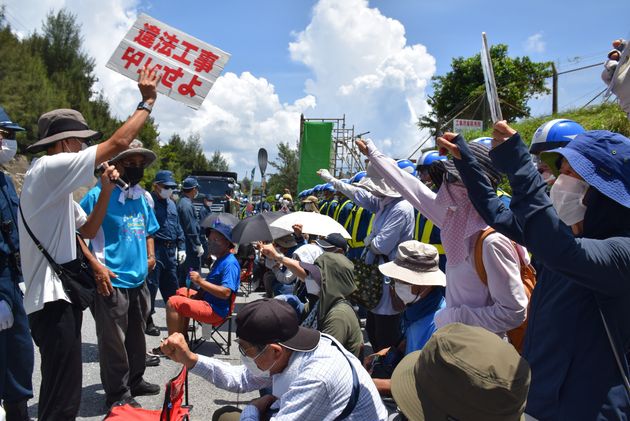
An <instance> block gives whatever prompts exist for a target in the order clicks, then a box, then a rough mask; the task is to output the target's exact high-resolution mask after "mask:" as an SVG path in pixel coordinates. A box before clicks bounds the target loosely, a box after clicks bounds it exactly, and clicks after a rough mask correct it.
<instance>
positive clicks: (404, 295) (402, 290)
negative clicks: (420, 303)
mask: <svg viewBox="0 0 630 421" xmlns="http://www.w3.org/2000/svg"><path fill="white" fill-rule="evenodd" d="M394 288H395V290H396V295H398V298H400V299H401V300H402V302H403V303H405V304H412V303H414V302H416V301H417V300H418V299H419V298H420V294H414V293H413V292H411V288H412V285H411V284H407V283H404V282H399V281H396V285H395V287H394Z"/></svg>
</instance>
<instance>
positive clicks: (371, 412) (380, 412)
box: [191, 335, 387, 421]
mask: <svg viewBox="0 0 630 421" xmlns="http://www.w3.org/2000/svg"><path fill="white" fill-rule="evenodd" d="M332 340H333V339H332V338H331V337H330V336H326V335H322V336H321V339H320V341H319V345H318V346H317V348H316V349H315V350H314V351H312V352H294V353H293V355H292V356H291V359H290V360H289V365H288V366H287V367H286V368H285V369H284V371H283V372H282V373H280V374H277V375H274V376H272V378H261V377H254V376H253V375H252V374H251V373H250V372H249V371H248V370H247V369H246V368H245V366H242V365H241V366H232V365H230V364H228V363H225V362H223V361H219V360H217V359H214V358H209V357H205V356H203V355H199V360H198V361H197V364H196V365H195V366H194V367H193V369H192V370H191V372H192V373H195V374H197V375H199V376H201V377H204V378H206V379H207V380H208V381H210V382H211V383H213V384H214V385H215V386H217V387H219V388H221V389H225V390H230V391H234V392H251V391H254V390H258V389H260V388H262V387H271V386H272V385H273V388H274V390H278V389H282V390H284V389H287V390H286V392H285V393H283V394H282V395H281V396H278V401H276V403H274V406H278V407H279V408H280V410H279V411H278V413H276V414H274V415H273V416H272V417H271V420H270V421H289V420H300V421H332V420H334V419H335V418H337V417H338V416H339V415H340V414H341V413H342V412H343V410H344V409H345V407H346V405H347V404H348V401H349V399H350V396H351V395H352V370H351V368H350V365H349V364H348V361H347V360H346V358H345V357H344V355H342V354H341V352H340V351H339V349H338V348H337V347H335V346H333V345H332V344H331V341H332ZM337 344H339V343H338V342H337ZM339 347H340V348H341V349H344V348H343V346H342V345H339ZM344 354H345V355H346V356H347V357H348V359H349V360H350V361H351V362H352V365H353V366H354V368H355V370H356V372H357V376H358V380H359V400H358V401H357V404H356V406H355V408H354V410H353V411H352V413H351V414H350V415H349V416H348V417H347V418H346V420H348V421H366V420H370V421H384V420H386V419H387V409H385V406H384V405H383V402H382V401H381V397H380V396H379V394H378V391H377V390H376V386H375V385H374V382H373V381H372V379H371V378H370V375H369V374H368V373H367V371H365V369H364V368H363V367H362V366H361V362H360V361H359V360H358V359H357V358H356V357H355V356H354V355H352V354H351V353H349V352H348V351H345V350H344ZM287 376H289V377H293V378H286V377H287ZM279 383H282V384H283V385H280V384H279ZM276 393H278V392H276ZM258 419H260V414H259V413H258V410H257V409H256V407H255V406H253V405H247V406H246V407H245V409H244V410H243V413H242V414H241V420H251V421H254V420H258Z"/></svg>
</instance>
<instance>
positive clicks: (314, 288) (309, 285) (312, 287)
mask: <svg viewBox="0 0 630 421" xmlns="http://www.w3.org/2000/svg"><path fill="white" fill-rule="evenodd" d="M304 283H305V284H306V292H307V293H309V294H312V295H319V292H320V291H321V287H320V286H319V284H318V283H317V282H316V281H315V279H313V278H311V276H310V275H309V276H307V277H306V279H305V280H304Z"/></svg>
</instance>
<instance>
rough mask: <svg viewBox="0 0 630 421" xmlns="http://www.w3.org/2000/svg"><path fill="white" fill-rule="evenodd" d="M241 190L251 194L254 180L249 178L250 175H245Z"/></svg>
mask: <svg viewBox="0 0 630 421" xmlns="http://www.w3.org/2000/svg"><path fill="white" fill-rule="evenodd" d="M240 185H241V192H243V194H246V195H247V196H249V193H250V191H251V188H252V180H250V179H249V177H244V178H243V179H242V180H241V182H240Z"/></svg>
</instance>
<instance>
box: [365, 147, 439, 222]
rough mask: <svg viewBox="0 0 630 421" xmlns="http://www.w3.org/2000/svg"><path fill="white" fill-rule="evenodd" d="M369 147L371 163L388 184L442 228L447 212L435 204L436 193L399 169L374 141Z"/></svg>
mask: <svg viewBox="0 0 630 421" xmlns="http://www.w3.org/2000/svg"><path fill="white" fill-rule="evenodd" d="M367 146H368V157H369V159H370V163H371V164H372V165H374V167H375V168H376V171H377V172H378V173H379V175H380V176H381V177H383V178H384V179H385V181H387V184H389V185H390V186H392V187H393V188H394V189H396V191H398V192H399V193H400V194H401V196H402V197H403V198H404V199H405V200H407V201H408V202H409V203H411V205H412V206H413V207H414V208H416V209H418V210H419V211H420V212H421V213H422V214H423V215H424V216H426V217H427V218H428V219H430V220H431V221H432V222H433V223H434V224H435V225H437V226H438V227H441V226H442V223H443V221H444V216H445V215H446V210H445V209H442V208H441V207H439V206H438V205H436V204H435V193H434V192H432V191H431V189H429V188H428V187H427V186H425V185H424V183H422V181H420V179H418V178H416V177H414V176H413V175H411V174H409V173H408V172H406V171H403V170H401V169H400V168H398V165H396V162H395V161H394V160H392V159H390V158H388V157H387V156H385V155H383V154H382V153H381V152H379V151H378V150H377V149H376V146H374V143H372V141H368V144H367Z"/></svg>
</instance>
